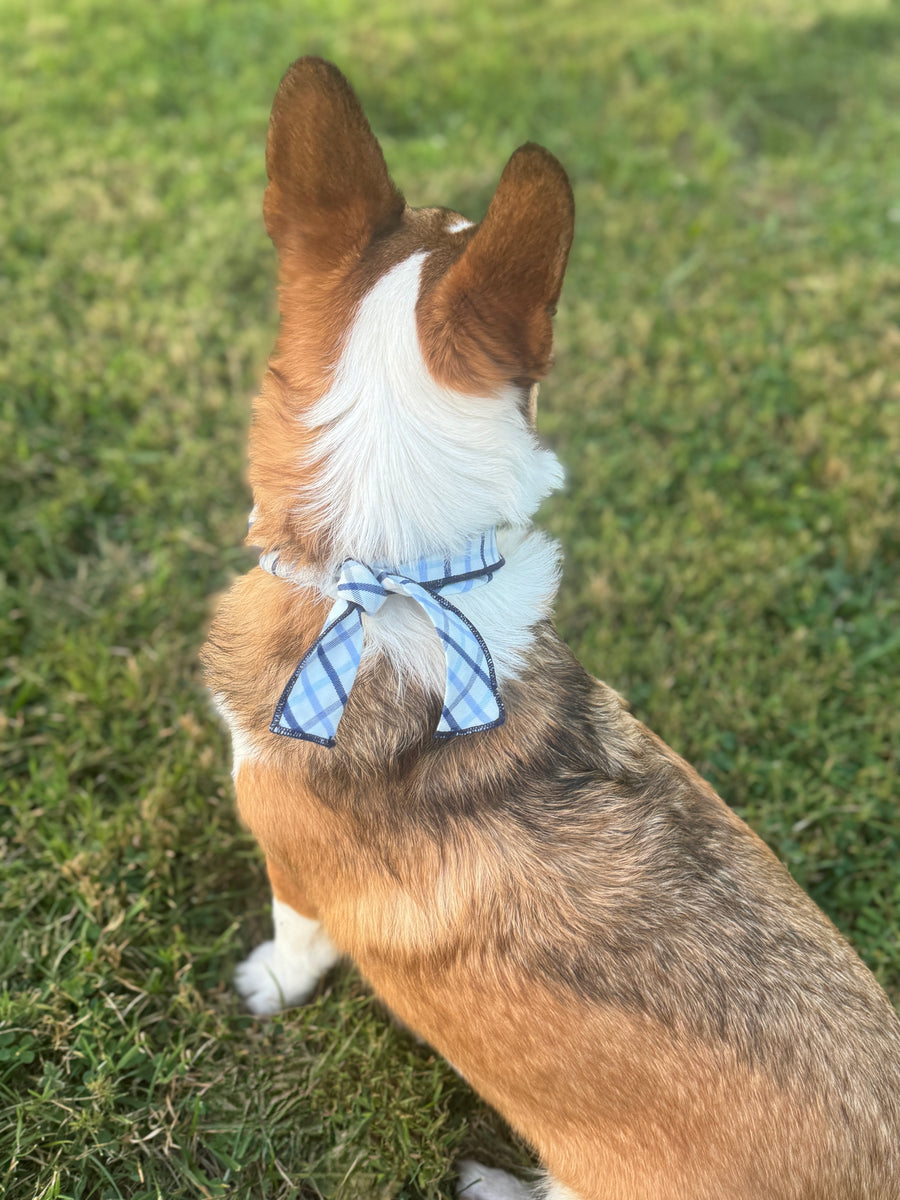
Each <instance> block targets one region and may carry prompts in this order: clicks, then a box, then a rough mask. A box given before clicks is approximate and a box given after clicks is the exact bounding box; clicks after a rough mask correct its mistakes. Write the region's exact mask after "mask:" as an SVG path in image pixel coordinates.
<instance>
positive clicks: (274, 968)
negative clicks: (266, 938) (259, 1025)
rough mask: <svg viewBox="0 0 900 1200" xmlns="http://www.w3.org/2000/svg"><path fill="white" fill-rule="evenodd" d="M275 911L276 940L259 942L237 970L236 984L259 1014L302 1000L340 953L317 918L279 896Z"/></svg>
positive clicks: (266, 1014)
mask: <svg viewBox="0 0 900 1200" xmlns="http://www.w3.org/2000/svg"><path fill="white" fill-rule="evenodd" d="M272 915H273V917H274V921H275V940H274V941H273V942H263V943H262V945H261V946H257V947H256V949H255V950H254V951H253V953H252V954H251V955H250V956H249V958H245V959H244V961H243V962H242V963H241V965H240V966H239V967H238V968H237V970H236V971H235V973H234V986H235V987H236V988H237V990H238V991H239V992H240V994H241V996H243V998H244V1002H245V1003H246V1005H247V1007H248V1008H249V1009H250V1011H251V1012H252V1013H256V1014H257V1016H271V1014H272V1013H276V1012H280V1011H281V1009H283V1008H290V1007H291V1006H292V1005H294V1004H302V1003H303V1001H304V1000H306V999H308V998H309V996H310V995H311V993H312V991H313V989H314V988H315V986H316V984H317V983H318V982H319V980H320V979H321V978H322V976H323V975H324V974H325V972H326V971H327V970H328V968H329V967H332V966H334V964H335V963H336V962H337V960H338V957H339V956H338V952H337V950H335V948H334V946H332V944H331V942H330V941H329V939H328V935H327V934H326V933H325V930H324V929H323V928H322V926H321V925H320V924H319V922H318V921H313V920H310V919H309V917H301V916H300V914H299V913H296V912H294V910H293V909H292V908H290V907H289V906H288V905H286V904H283V903H282V902H281V901H279V900H275V901H274V902H273V904H272Z"/></svg>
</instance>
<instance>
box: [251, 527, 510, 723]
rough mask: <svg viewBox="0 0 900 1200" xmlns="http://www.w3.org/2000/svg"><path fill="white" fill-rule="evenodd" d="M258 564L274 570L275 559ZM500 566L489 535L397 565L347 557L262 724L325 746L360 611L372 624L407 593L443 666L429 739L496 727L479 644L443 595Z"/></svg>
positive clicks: (338, 712) (358, 632) (344, 693)
mask: <svg viewBox="0 0 900 1200" xmlns="http://www.w3.org/2000/svg"><path fill="white" fill-rule="evenodd" d="M267 560H269V561H267ZM272 560H273V556H272V555H268V556H264V558H263V559H261V560H260V565H261V566H263V567H264V568H265V569H267V570H270V571H271V572H272V574H275V573H276V569H277V566H278V557H277V555H274V561H272ZM502 566H503V558H502V556H501V555H500V553H499V551H498V550H497V544H496V538H495V531H494V530H490V531H489V532H488V533H485V534H482V535H481V536H480V537H478V538H474V539H472V540H471V541H470V542H468V543H467V544H466V546H465V547H464V549H463V550H462V551H460V552H459V553H457V554H453V555H449V556H439V557H435V558H422V559H419V560H418V561H417V562H415V563H409V564H405V565H403V566H401V567H397V568H389V567H383V568H382V567H379V566H372V567H370V566H367V565H366V564H365V563H362V562H359V561H357V560H356V559H347V560H346V561H345V562H344V563H343V564H342V566H341V571H340V575H339V577H338V579H337V582H336V585H335V589H334V591H332V595H335V594H336V595H337V600H336V602H335V604H334V607H333V608H332V610H331V612H330V613H329V614H328V617H327V619H326V621H325V626H324V628H323V630H322V632H321V633H320V634H319V636H318V638H317V639H316V640H315V642H314V643H313V645H312V646H311V647H310V649H309V650H308V651H307V653H306V654H305V655H304V656H303V658H302V659H301V660H300V662H299V663H298V664H297V669H296V670H295V671H294V674H293V675H292V676H291V679H290V680H289V682H288V684H287V687H286V688H285V689H284V691H283V693H282V695H281V698H280V700H279V701H278V706H277V708H276V709H275V715H274V716H273V718H272V723H271V725H270V726H269V728H270V729H271V731H272V732H273V733H277V734H281V735H283V736H285V737H293V738H300V739H302V740H304V741H311V742H317V743H319V745H322V746H333V745H334V744H335V736H336V734H337V728H338V724H339V723H340V720H341V717H342V715H343V712H344V707H345V705H346V703H347V698H348V696H349V695H350V691H351V689H352V687H353V682H354V680H355V678H356V672H357V670H358V668H359V664H360V661H361V659H362V653H363V644H364V637H365V626H364V621H363V614H365V615H366V617H368V618H370V619H373V618H377V614H378V612H379V610H380V608H381V606H382V605H383V604H384V602H385V600H386V599H387V598H388V596H389V595H403V596H408V597H410V598H411V599H412V600H415V602H416V603H417V604H418V605H419V606H420V607H421V608H422V609H423V611H424V612H425V613H426V615H427V616H428V618H429V620H430V621H431V623H432V625H433V626H434V629H435V632H436V633H437V635H438V637H439V639H440V641H441V646H442V648H443V650H444V657H445V661H446V669H447V676H446V687H445V692H444V704H443V707H442V710H441V717H440V721H439V722H438V727H437V729H436V730H435V737H437V738H448V737H455V736H457V735H458V734H466V733H475V732H477V731H479V730H485V729H493V728H494V727H495V726H497V725H502V723H503V721H504V720H505V717H506V714H505V712H504V709H503V703H502V701H501V699H500V693H499V691H498V689H497V681H496V676H495V674H494V664H493V661H492V660H491V655H490V651H489V650H488V648H487V646H486V645H485V642H484V639H483V638H482V636H481V634H480V633H479V632H478V630H477V629H475V627H474V626H473V625H472V623H471V622H470V621H469V620H468V618H467V617H465V616H464V615H463V613H461V612H460V611H459V609H458V608H456V607H455V606H454V605H453V604H451V603H450V601H449V600H447V599H446V598H445V597H446V595H448V594H451V595H452V594H459V593H462V592H467V591H469V590H470V589H471V588H473V587H479V586H481V585H483V584H485V583H487V582H488V581H489V580H490V579H491V578H493V575H494V572H495V571H498V570H499V569H500V567H502Z"/></svg>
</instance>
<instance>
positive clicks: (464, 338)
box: [418, 143, 575, 391]
mask: <svg viewBox="0 0 900 1200" xmlns="http://www.w3.org/2000/svg"><path fill="white" fill-rule="evenodd" d="M574 222H575V204H574V200H573V197H572V188H571V185H570V184H569V180H568V177H567V175H566V173H565V171H564V170H563V168H562V165H561V164H560V163H559V162H558V161H557V159H555V158H554V157H553V155H552V154H551V153H550V152H549V151H548V150H545V149H544V148H543V147H542V146H536V145H534V144H532V143H529V144H527V145H525V146H521V147H520V148H519V149H518V150H517V151H516V152H515V153H514V154H513V156H512V158H511V159H510V160H509V162H508V163H507V164H506V167H505V168H504V171H503V174H502V176H501V178H500V183H499V185H498V187H497V191H496V193H495V194H494V198H493V200H492V201H491V203H490V206H489V208H488V211H487V215H486V216H485V218H484V220H483V221H482V222H481V224H480V225H479V226H478V227H477V228H476V229H475V230H474V232H473V234H472V236H471V240H470V241H469V243H468V245H467V246H466V248H465V250H464V251H463V253H462V255H461V257H460V258H459V259H458V260H457V261H456V262H455V263H454V264H453V265H452V266H451V267H450V268H449V270H448V271H447V272H446V273H445V274H444V275H443V277H441V278H440V279H439V280H438V281H437V282H436V283H435V284H434V285H433V286H432V287H430V288H428V289H427V290H425V291H424V292H423V295H422V298H421V300H420V303H419V314H418V315H419V331H420V336H421V340H422V345H423V350H424V352H425V356H426V359H427V361H428V366H429V368H430V370H431V372H432V374H433V375H434V376H435V377H436V378H437V379H439V381H440V382H442V383H445V384H447V385H448V386H451V387H455V388H458V389H460V390H463V391H477V390H480V389H482V388H484V387H486V386H488V387H489V386H492V385H496V384H498V383H506V382H509V381H511V380H517V381H524V380H535V379H541V378H542V377H543V376H544V375H545V374H546V373H547V370H548V368H549V366H550V354H551V349H552V344H553V325H552V318H553V313H554V312H555V306H556V302H557V300H558V299H559V293H560V289H561V287H562V281H563V275H564V274H565V269H566V260H567V259H568V256H569V247H570V246H571V244H572V233H573V229H574Z"/></svg>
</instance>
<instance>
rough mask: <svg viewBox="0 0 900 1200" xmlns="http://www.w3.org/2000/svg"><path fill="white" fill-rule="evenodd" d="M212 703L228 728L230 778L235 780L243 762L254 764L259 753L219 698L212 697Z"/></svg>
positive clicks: (250, 738) (251, 739)
mask: <svg viewBox="0 0 900 1200" xmlns="http://www.w3.org/2000/svg"><path fill="white" fill-rule="evenodd" d="M212 702H213V704H214V706H215V709H216V712H217V713H218V714H219V716H220V717H221V718H222V720H223V721H224V722H225V724H226V725H227V727H228V732H229V733H230V734H231V777H232V779H237V774H238V771H239V770H240V769H241V767H242V766H243V764H244V763H245V762H255V761H257V760H258V759H259V758H260V753H259V750H258V748H257V745H256V743H255V742H254V740H253V738H252V737H250V736H249V734H247V733H246V732H245V731H244V729H243V728H242V726H241V724H240V722H239V721H238V719H237V717H236V716H235V715H234V713H233V712H232V711H231V709H230V708H229V707H228V705H227V704H226V703H225V701H224V700H223V698H222V697H221V696H213V698H212Z"/></svg>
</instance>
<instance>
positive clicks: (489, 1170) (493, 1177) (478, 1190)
mask: <svg viewBox="0 0 900 1200" xmlns="http://www.w3.org/2000/svg"><path fill="white" fill-rule="evenodd" d="M456 1194H457V1196H458V1197H460V1200H535V1193H534V1190H533V1189H532V1188H530V1187H528V1186H527V1184H524V1183H522V1181H521V1180H520V1179H516V1177H515V1176H514V1175H510V1174H509V1173H508V1172H507V1171H498V1170H496V1169H495V1168H493V1167H484V1166H482V1165H481V1163H478V1162H475V1161H474V1160H473V1159H465V1160H463V1161H462V1162H461V1163H460V1164H459V1178H458V1180H457V1183H456ZM560 1200H562V1197H560Z"/></svg>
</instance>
